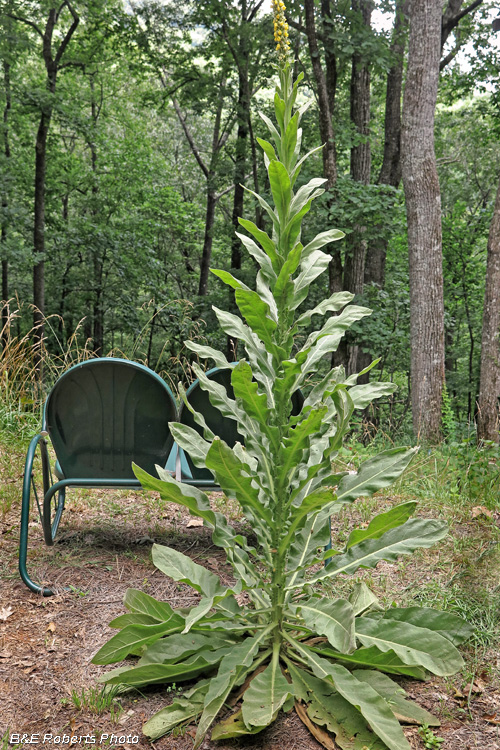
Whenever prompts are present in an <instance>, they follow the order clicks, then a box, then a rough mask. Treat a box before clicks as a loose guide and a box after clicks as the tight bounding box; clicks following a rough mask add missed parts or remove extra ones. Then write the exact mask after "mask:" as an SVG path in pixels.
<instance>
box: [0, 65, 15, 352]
mask: <svg viewBox="0 0 500 750" xmlns="http://www.w3.org/2000/svg"><path fill="white" fill-rule="evenodd" d="M3 80H4V93H5V107H4V110H3V143H4V155H5V162H6V165H7V164H8V163H9V159H10V143H9V115H10V109H11V106H12V99H11V88H10V64H9V63H8V62H7V60H4V63H3ZM8 207H9V197H8V195H7V188H6V189H5V192H4V194H3V195H2V211H3V214H4V218H3V221H2V230H1V237H0V243H1V244H0V256H1V258H2V301H3V304H2V317H1V321H0V331H1V339H2V347H5V346H6V345H7V338H8V333H7V325H8V320H9V310H8V306H7V302H8V299H9V262H8V259H7V250H6V244H7V218H6V214H7V209H8Z"/></svg>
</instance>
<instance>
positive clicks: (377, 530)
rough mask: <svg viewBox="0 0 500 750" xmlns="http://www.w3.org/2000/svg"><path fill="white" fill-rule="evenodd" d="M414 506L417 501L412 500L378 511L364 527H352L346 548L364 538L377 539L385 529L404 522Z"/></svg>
mask: <svg viewBox="0 0 500 750" xmlns="http://www.w3.org/2000/svg"><path fill="white" fill-rule="evenodd" d="M416 507H417V503H416V502H415V501H413V500H412V501H410V502H408V503H402V504H401V505H396V507H395V508H391V509H390V510H388V511H386V512H385V513H379V515H378V516H375V518H373V519H372V520H371V521H370V523H369V525H368V527H367V528H366V529H354V531H351V533H350V535H349V539H348V540H347V544H346V549H349V547H353V546H354V545H355V544H359V542H362V541H364V540H365V539H379V537H381V536H382V534H385V532H386V531H389V530H390V529H395V528H396V527H397V526H401V525H402V524H403V523H406V521H407V520H408V519H409V517H410V516H411V515H412V513H413V511H414V510H415V508H416Z"/></svg>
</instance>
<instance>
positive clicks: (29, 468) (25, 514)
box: [19, 435, 54, 596]
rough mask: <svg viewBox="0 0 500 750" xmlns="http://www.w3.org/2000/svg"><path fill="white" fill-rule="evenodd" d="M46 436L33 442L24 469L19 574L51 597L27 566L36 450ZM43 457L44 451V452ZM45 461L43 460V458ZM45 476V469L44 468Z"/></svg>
mask: <svg viewBox="0 0 500 750" xmlns="http://www.w3.org/2000/svg"><path fill="white" fill-rule="evenodd" d="M44 439H45V438H44V435H36V436H35V437H34V438H33V440H32V441H31V443H30V445H29V448H28V453H27V455H26V464H25V467H24V480H23V496H22V502H21V529H20V536H19V573H20V574H21V578H22V579H23V581H24V583H25V584H26V586H27V587H28V588H29V589H31V591H34V592H35V594H41V595H42V596H51V595H52V594H53V593H54V592H53V591H52V589H50V588H48V587H47V586H41V585H40V584H38V583H35V581H33V580H32V579H31V578H30V576H29V574H28V569H27V566H26V563H27V556H28V529H29V520H30V499H31V497H30V496H31V478H32V472H33V461H34V458H35V452H36V448H37V446H38V443H39V442H40V441H43V440H44ZM42 456H43V451H42ZM42 460H43V458H42ZM44 474H45V468H44Z"/></svg>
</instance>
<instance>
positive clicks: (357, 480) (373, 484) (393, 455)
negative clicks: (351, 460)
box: [337, 448, 418, 503]
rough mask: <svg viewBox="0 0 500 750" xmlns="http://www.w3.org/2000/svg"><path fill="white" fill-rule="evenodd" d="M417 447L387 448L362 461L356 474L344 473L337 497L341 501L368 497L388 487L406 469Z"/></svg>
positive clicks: (346, 501)
mask: <svg viewBox="0 0 500 750" xmlns="http://www.w3.org/2000/svg"><path fill="white" fill-rule="evenodd" d="M417 450H418V448H409V449H408V448H389V450H386V451H383V452H382V453H379V454H378V455H377V456H375V457H374V458H369V459H368V460H367V461H364V462H363V463H362V464H361V466H360V467H359V470H358V472H357V473H356V474H346V476H345V477H344V478H343V479H342V481H341V482H340V484H339V487H338V490H337V498H338V500H340V501H342V502H343V503H348V502H352V501H353V500H356V499H357V498H358V497H370V496H371V495H373V493H374V492H377V491H378V490H381V489H383V488H384V487H388V486H389V485H391V484H392V483H393V482H395V481H396V479H398V478H399V477H400V476H401V474H402V473H403V471H404V470H405V469H406V467H407V466H408V464H409V463H410V461H411V460H412V458H413V456H414V455H415V453H416V452H417Z"/></svg>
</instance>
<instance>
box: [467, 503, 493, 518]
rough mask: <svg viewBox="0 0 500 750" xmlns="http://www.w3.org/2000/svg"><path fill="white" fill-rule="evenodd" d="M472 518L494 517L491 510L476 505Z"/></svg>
mask: <svg viewBox="0 0 500 750" xmlns="http://www.w3.org/2000/svg"><path fill="white" fill-rule="evenodd" d="M471 516H472V518H478V517H479V516H486V517H487V518H491V517H492V513H491V510H488V508H485V507H484V505H475V506H474V508H472V510H471Z"/></svg>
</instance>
